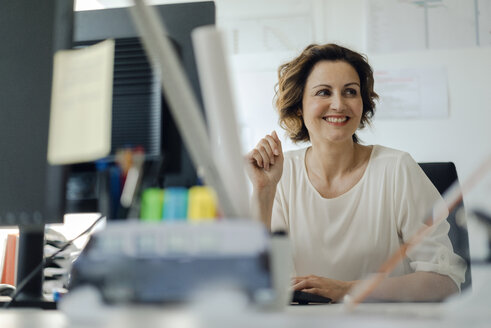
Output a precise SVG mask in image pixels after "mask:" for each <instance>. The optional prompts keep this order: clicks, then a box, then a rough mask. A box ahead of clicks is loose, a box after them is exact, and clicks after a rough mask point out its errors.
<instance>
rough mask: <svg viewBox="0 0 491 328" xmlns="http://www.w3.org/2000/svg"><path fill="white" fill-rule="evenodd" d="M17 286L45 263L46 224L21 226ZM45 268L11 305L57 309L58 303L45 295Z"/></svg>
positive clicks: (31, 280)
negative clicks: (47, 298)
mask: <svg viewBox="0 0 491 328" xmlns="http://www.w3.org/2000/svg"><path fill="white" fill-rule="evenodd" d="M17 254H18V255H17V259H18V260H17V286H19V284H20V283H21V282H22V281H23V280H24V279H25V278H26V277H28V276H29V275H30V274H31V273H32V272H33V270H34V269H36V267H37V266H38V265H39V264H40V263H44V225H37V226H19V245H18V253H17ZM43 281H44V270H43V269H41V270H39V272H37V273H36V274H35V275H34V276H33V277H32V278H31V279H30V281H29V282H28V283H27V284H26V286H25V287H24V288H23V289H22V291H21V292H20V294H19V295H18V296H17V298H16V300H15V302H13V303H12V304H11V305H10V307H34V308H41V309H56V303H55V302H53V301H49V300H46V299H45V298H44V296H43Z"/></svg>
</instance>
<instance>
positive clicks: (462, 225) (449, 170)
mask: <svg viewBox="0 0 491 328" xmlns="http://www.w3.org/2000/svg"><path fill="white" fill-rule="evenodd" d="M419 166H420V167H421V168H422V169H423V171H424V172H425V174H426V175H427V176H428V178H429V179H430V180H431V182H433V184H434V185H435V187H436V189H438V191H439V192H440V194H442V195H443V193H444V192H445V191H446V190H447V189H448V187H450V186H451V185H452V184H453V183H454V181H456V180H457V181H458V177H457V170H456V169H455V165H454V163H452V162H435V163H419ZM457 215H459V216H460V215H464V216H465V211H464V202H463V201H461V202H460V204H458V205H457V206H456V207H455V209H454V210H453V211H452V212H451V213H450V215H449V216H448V219H447V220H448V223H449V224H450V231H449V232H448V237H449V238H450V241H451V242H452V246H453V248H454V252H455V253H456V254H458V255H459V256H460V257H462V258H463V259H464V260H465V262H466V264H467V271H466V272H465V281H464V283H463V284H462V286H461V289H462V290H464V289H466V288H468V287H470V286H471V285H472V278H471V261H470V254H469V234H468V232H467V223H466V220H465V219H464V220H461V219H459V220H457V218H456V216H457ZM464 218H465V217H464Z"/></svg>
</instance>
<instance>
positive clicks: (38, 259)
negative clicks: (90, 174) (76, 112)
mask: <svg viewBox="0 0 491 328" xmlns="http://www.w3.org/2000/svg"><path fill="white" fill-rule="evenodd" d="M72 27H73V2H71V1H69V0H44V1H8V0H1V1H0V44H1V50H0V154H1V157H2V159H1V160H0V226H18V227H19V232H20V234H19V241H18V248H17V267H16V272H17V284H20V282H22V281H23V280H24V278H25V277H27V276H28V275H29V274H30V273H31V272H33V271H34V268H36V267H37V266H38V265H39V264H40V263H42V261H43V246H44V225H45V224H46V223H55V222H62V221H63V215H64V213H65V206H64V205H65V204H64V201H65V197H64V196H65V179H64V178H65V168H64V167H62V166H51V165H49V164H48V162H47V145H48V130H49V129H48V128H49V118H50V102H51V83H52V72H53V55H54V53H55V51H57V50H59V49H68V48H70V47H71V44H72V33H73V32H72V31H73V29H72ZM26 281H27V280H26ZM28 281H29V283H28V284H26V286H25V288H24V289H23V291H22V292H21V293H20V294H19V297H18V300H19V301H22V302H26V303H23V304H26V305H27V306H38V305H39V306H41V304H43V300H42V281H43V273H42V271H39V272H38V273H37V274H36V275H34V277H33V279H30V280H28Z"/></svg>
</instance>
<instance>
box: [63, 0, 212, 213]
mask: <svg viewBox="0 0 491 328" xmlns="http://www.w3.org/2000/svg"><path fill="white" fill-rule="evenodd" d="M155 8H156V10H157V12H158V13H159V15H160V16H161V18H162V19H163V21H164V23H165V25H166V28H167V32H168V37H169V38H170V39H171V41H172V43H173V44H174V46H175V47H176V50H177V52H178V54H179V55H180V58H181V60H182V64H183V67H184V70H185V72H186V74H187V77H188V79H189V81H190V83H191V86H192V90H190V92H193V93H194V94H195V95H196V96H197V98H198V100H199V101H200V102H201V103H202V99H201V91H200V86H199V81H198V73H197V68H196V62H195V58H194V52H193V47H192V41H191V31H192V30H193V29H195V28H196V27H199V26H203V25H213V24H215V5H214V2H213V1H205V2H192V3H180V4H166V5H157V6H155ZM107 38H112V39H115V43H116V46H115V61H114V83H113V108H112V116H113V120H112V134H111V135H112V145H111V155H112V156H114V154H115V152H116V150H117V149H119V148H122V147H125V146H128V145H129V146H143V147H144V149H145V152H146V158H147V159H148V160H149V161H153V162H154V163H159V161H161V162H160V164H159V165H160V169H159V170H158V172H156V174H154V175H157V179H156V180H155V181H154V182H153V183H154V184H155V185H154V186H157V187H168V186H184V187H190V186H192V185H194V184H196V183H197V174H196V170H195V168H194V165H193V163H192V161H191V159H190V156H189V154H188V152H187V150H186V148H185V146H184V144H183V142H182V139H181V136H180V134H179V132H178V129H177V127H176V125H175V123H174V120H173V118H172V117H171V114H170V111H169V109H168V107H167V102H166V100H165V98H164V97H163V96H162V90H161V83H160V79H161V78H164V79H165V77H159V76H157V75H156V72H157V71H156V70H153V69H152V68H151V66H150V63H149V60H148V58H147V56H146V54H145V51H144V49H143V46H142V44H141V42H140V37H139V35H138V32H137V31H136V28H135V27H134V24H133V21H132V19H131V17H130V13H129V10H128V8H112V9H102V10H89V11H79V12H76V13H75V23H74V47H84V46H87V45H91V44H94V43H96V42H98V41H101V40H104V39H107ZM70 171H71V172H70V175H69V180H68V190H67V209H68V211H69V212H91V211H97V208H98V207H99V205H98V200H99V199H100V195H98V190H99V189H98V188H97V175H96V174H94V172H95V168H94V164H93V163H84V164H80V165H74V166H71V167H70Z"/></svg>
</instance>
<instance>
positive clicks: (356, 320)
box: [0, 266, 491, 328]
mask: <svg viewBox="0 0 491 328" xmlns="http://www.w3.org/2000/svg"><path fill="white" fill-rule="evenodd" d="M472 270H473V279H474V281H473V282H474V292H472V293H466V294H463V295H462V296H458V298H456V299H454V300H453V301H450V302H449V303H367V304H361V305H359V306H358V307H357V308H356V309H355V310H354V311H352V312H347V311H345V309H344V307H343V305H342V304H331V305H308V306H300V305H295V306H288V307H287V308H285V310H284V311H281V312H257V311H244V310H240V309H235V310H234V309H232V310H231V311H229V310H225V309H224V308H223V307H213V308H212V307H208V308H204V309H203V308H201V309H190V308H184V309H182V308H181V309H170V308H169V307H139V306H137V307H131V308H129V307H117V308H116V307H113V308H110V310H106V312H105V314H104V315H102V316H100V317H99V319H97V315H98V314H97V313H95V312H97V311H92V310H91V309H85V312H87V314H86V315H84V314H82V313H79V314H82V317H83V319H80V318H79V319H77V318H73V317H70V316H68V315H66V314H65V313H63V312H61V311H43V310H37V309H15V308H14V309H9V310H0V325H1V327H2V328H4V327H5V328H11V327H12V328H32V327H36V328H68V327H76V328H86V327H90V328H99V327H100V328H142V327H152V328H159V327H171V328H207V327H212V328H221V327H227V328H229V327H230V328H249V327H259V328H260V327H265V328H266V327H267V328H276V327H278V328H280V327H281V328H283V327H286V328H290V327H291V328H299V327H300V328H311V327H327V326H331V327H363V328H370V327H374V328H375V327H376V328H380V327H418V328H420V327H445V328H453V327H455V328H463V327H490V326H491V311H490V310H489V308H490V304H491V288H490V285H491V284H490V278H491V266H486V267H477V266H476V267H473V268H472ZM476 303H477V304H476ZM476 305H478V306H476ZM87 308H90V304H87ZM82 310H83V309H82ZM80 312H83V311H80ZM100 314H101V313H99V315H100ZM101 318H102V319H101Z"/></svg>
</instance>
